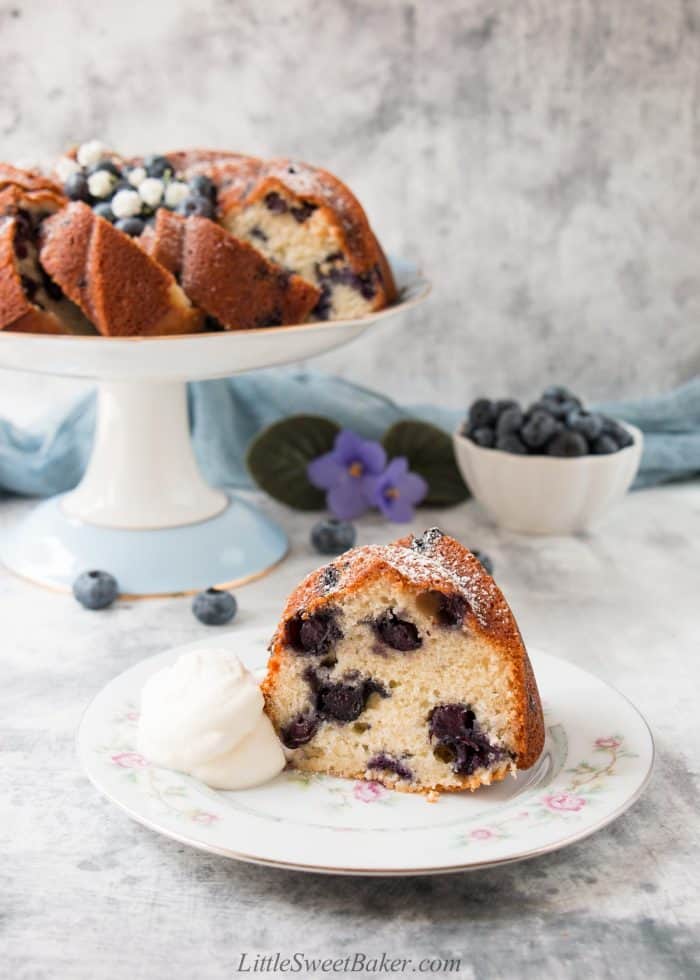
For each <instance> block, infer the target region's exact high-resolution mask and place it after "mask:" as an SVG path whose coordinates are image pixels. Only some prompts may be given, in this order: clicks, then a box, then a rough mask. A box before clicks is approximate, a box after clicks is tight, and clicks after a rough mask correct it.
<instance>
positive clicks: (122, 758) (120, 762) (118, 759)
mask: <svg viewBox="0 0 700 980" xmlns="http://www.w3.org/2000/svg"><path fill="white" fill-rule="evenodd" d="M112 762H113V763H114V765H115V766H121V768H122V769H146V768H147V767H148V766H149V765H150V763H149V761H148V759H144V757H143V756H142V755H139V753H138V752H118V753H117V754H116V755H113V756H112Z"/></svg>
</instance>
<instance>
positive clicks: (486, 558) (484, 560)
mask: <svg viewBox="0 0 700 980" xmlns="http://www.w3.org/2000/svg"><path fill="white" fill-rule="evenodd" d="M470 551H471V553H472V554H473V555H474V557H475V558H478V559H479V561H480V562H481V564H482V565H483V566H484V568H485V569H486V571H487V572H488V573H489V575H493V561H492V559H491V557H490V555H487V554H486V552H485V551H479V549H478V548H470Z"/></svg>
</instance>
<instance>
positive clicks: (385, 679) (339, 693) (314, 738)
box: [263, 528, 544, 793]
mask: <svg viewBox="0 0 700 980" xmlns="http://www.w3.org/2000/svg"><path fill="white" fill-rule="evenodd" d="M263 693H264V695H265V702H266V710H267V713H268V715H269V716H270V718H271V720H272V722H273V724H274V726H275V729H276V731H277V733H278V735H279V736H280V738H281V740H282V742H283V743H284V744H285V745H286V746H287V748H288V749H290V750H291V752H290V756H291V764H292V765H293V766H294V767H296V768H297V769H301V770H307V771H311V772H322V773H329V774H332V775H336V776H346V777H350V778H353V779H371V780H376V781H378V782H381V783H383V784H384V785H386V786H390V787H392V788H395V789H400V790H407V791H409V792H423V793H433V792H436V791H438V792H439V791H457V790H462V789H470V790H474V789H476V788H477V787H478V786H481V785H484V784H488V783H491V782H494V781H495V780H500V779H503V778H504V777H505V776H506V775H507V774H508V773H514V772H515V771H516V770H518V769H528V768H529V767H530V766H532V765H533V763H534V762H535V761H536V760H537V758H538V756H539V754H540V752H541V750H542V746H543V742H544V723H543V717H542V707H541V704H540V698H539V694H538V691H537V684H536V682H535V678H534V675H533V672H532V668H531V666H530V662H529V659H528V656H527V652H526V650H525V647H524V645H523V641H522V638H521V636H520V632H519V631H518V627H517V624H516V622H515V619H514V618H513V615H512V613H511V611H510V609H509V608H508V605H507V603H506V601H505V599H504V598H503V595H502V594H501V592H500V590H499V588H498V586H497V585H496V584H495V582H494V581H493V579H492V578H491V576H490V575H489V574H488V572H486V571H485V569H484V568H483V566H482V565H481V563H480V562H479V561H478V559H477V558H475V557H474V556H473V555H472V554H471V552H469V551H468V550H467V549H466V548H464V547H463V546H462V545H461V544H460V543H459V542H458V541H455V540H454V539H453V538H450V537H447V536H446V535H443V534H442V533H441V532H440V531H439V530H438V529H437V528H433V529H432V530H429V531H426V532H425V534H423V535H422V536H421V537H407V538H403V539H401V540H399V541H396V542H395V543H394V544H391V545H386V546H369V547H362V548H355V549H353V550H352V551H348V552H346V553H345V554H344V555H342V556H341V557H339V558H338V559H336V560H335V561H334V562H332V563H331V564H329V565H326V566H325V567H324V568H320V569H318V570H317V571H315V572H313V573H312V574H311V575H309V576H308V578H306V579H305V580H304V581H303V582H302V583H301V584H300V585H299V587H298V588H297V589H296V590H295V591H294V592H293V593H292V595H291V596H290V597H289V600H288V602H287V605H286V608H285V610H284V614H283V617H282V621H281V623H280V624H279V627H278V629H277V631H276V633H275V636H274V637H273V640H272V643H271V647H270V659H269V662H268V668H267V675H266V678H265V680H264V682H263Z"/></svg>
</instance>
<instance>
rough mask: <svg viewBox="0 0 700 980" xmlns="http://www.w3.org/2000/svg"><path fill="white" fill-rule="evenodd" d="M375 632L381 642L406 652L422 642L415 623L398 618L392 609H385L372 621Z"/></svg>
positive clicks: (415, 648)
mask: <svg viewBox="0 0 700 980" xmlns="http://www.w3.org/2000/svg"><path fill="white" fill-rule="evenodd" d="M373 626H374V631H375V632H376V634H377V636H378V637H379V639H380V640H381V641H382V643H385V644H386V645H387V646H388V647H391V648H392V650H400V651H401V653H406V652H408V651H409V650H417V649H418V647H420V646H421V645H422V643H423V641H422V640H421V638H420V634H419V633H418V628H417V627H416V625H415V623H411V622H409V621H408V620H407V619H399V618H398V616H396V615H395V613H394V612H393V610H391V609H387V611H386V612H385V613H383V614H382V615H381V616H379V618H378V619H376V620H375V621H374V623H373Z"/></svg>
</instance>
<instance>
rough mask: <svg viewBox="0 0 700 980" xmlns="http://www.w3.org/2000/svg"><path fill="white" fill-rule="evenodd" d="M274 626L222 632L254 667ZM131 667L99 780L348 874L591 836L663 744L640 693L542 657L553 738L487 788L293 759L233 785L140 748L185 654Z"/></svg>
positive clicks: (93, 743) (100, 712)
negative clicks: (443, 789) (429, 795)
mask: <svg viewBox="0 0 700 980" xmlns="http://www.w3.org/2000/svg"><path fill="white" fill-rule="evenodd" d="M270 632H271V631H270V630H269V629H265V630H261V629H240V630H235V631H233V632H231V633H227V634H225V635H224V636H221V635H219V634H217V637H216V639H215V645H216V646H217V647H219V646H221V645H225V646H228V645H230V646H231V648H232V649H234V650H235V652H236V653H237V655H238V656H239V657H240V658H241V660H243V661H244V662H245V663H246V664H247V665H248V666H249V667H251V668H253V669H256V668H261V667H263V666H264V663H265V659H266V653H265V648H266V643H267V640H268V638H269V636H270ZM199 646H212V640H211V639H208V640H205V641H202V642H200V643H194V644H189V645H188V646H184V647H179V648H177V649H174V650H169V651H168V652H167V653H163V654H160V655H159V656H156V657H151V658H150V659H148V660H144V661H142V662H141V663H139V664H137V665H136V666H135V667H132V668H131V669H130V670H127V671H125V672H124V673H123V674H120V675H119V677H116V678H115V679H114V680H113V681H111V682H110V683H109V684H108V685H107V686H106V687H105V688H103V689H102V691H101V692H100V693H99V694H98V695H97V697H96V698H95V700H94V701H93V702H92V704H91V705H90V707H89V708H88V709H87V711H86V713H85V716H84V718H83V721H82V724H81V726H80V730H79V733H78V754H79V757H80V760H81V763H82V765H83V767H84V769H85V771H86V773H87V775H88V776H89V778H90V779H91V781H92V782H93V783H94V785H95V786H96V787H97V788H98V789H99V790H100V791H101V792H102V793H104V795H105V796H106V797H107V798H108V799H110V800H111V801H112V802H113V803H116V804H117V805H118V806H120V807H121V808H122V809H124V810H126V812H127V813H128V814H129V816H131V817H133V819H134V820H137V821H139V823H142V824H145V825H146V826H147V827H150V828H151V829H152V830H156V831H158V832H159V833H161V834H164V835H165V836H166V837H171V838H173V839H175V840H177V841H180V842H182V843H184V844H189V845H191V846H192V847H197V848H201V849H202V850H205V851H211V852H213V853H215V854H221V855H224V856H225V857H230V858H238V859H240V860H243V861H253V862H255V863H258V864H270V865H275V866H278V867H287V868H296V869H298V870H301V871H317V872H327V873H335V874H364V875H382V874H385V875H408V874H429V873H434V872H446V871H462V870H469V869H472V868H479V867H485V866H487V865H492V864H501V863H505V862H508V861H518V860H522V859H523V858H528V857H534V856H535V855H538V854H544V853H546V852H548V851H553V850H557V849H558V848H560V847H565V846H566V845H568V844H572V843H574V842H575V841H579V840H582V839H583V838H584V837H588V835H589V834H592V833H593V832H594V831H596V830H599V829H600V828H601V827H604V826H605V825H606V824H608V823H610V822H611V821H612V820H615V819H616V818H617V817H619V816H620V815H621V814H622V813H624V811H625V810H626V809H627V808H628V807H629V806H631V805H632V804H633V803H634V801H635V800H636V799H637V798H638V797H639V796H640V794H641V793H642V791H643V790H644V787H645V786H646V784H647V782H648V780H649V776H650V774H651V769H652V764H653V757H654V743H653V740H652V737H651V733H650V731H649V728H648V726H647V724H646V722H645V721H644V719H643V718H642V716H641V715H640V714H639V712H638V711H637V710H636V708H634V707H633V706H632V705H631V704H630V703H629V701H627V700H626V699H625V698H624V697H623V696H622V695H621V694H619V693H618V692H617V691H615V690H613V688H611V687H608V685H607V684H604V683H603V682H602V681H600V680H598V679H597V678H595V677H593V676H591V675H590V674H588V673H586V672H585V671H583V670H580V669H579V668H578V667H574V666H572V665H571V664H569V663H566V661H564V660H558V659H557V658H555V657H550V656H546V655H545V654H542V653H535V654H534V655H532V661H533V666H534V668H535V673H536V675H537V680H538V683H539V687H540V692H541V694H542V699H543V703H544V709H545V720H546V726H547V739H546V744H545V748H544V751H543V753H542V756H541V758H540V760H539V761H538V763H537V764H536V765H535V766H534V767H533V768H532V769H530V770H529V771H527V772H522V773H519V774H518V776H517V778H515V779H512V778H509V779H507V780H505V781H504V782H502V783H498V784H496V785H494V786H490V787H483V788H482V789H480V790H477V792H475V793H456V794H445V795H443V796H441V797H440V799H439V801H438V802H437V803H429V802H428V801H427V800H426V799H425V798H424V797H422V796H419V795H414V794H408V793H397V792H392V791H390V790H386V789H384V787H382V786H380V785H379V784H378V783H371V782H355V781H353V780H344V779H334V778H331V777H328V776H309V775H307V774H303V773H296V772H293V771H288V772H284V773H282V774H281V775H280V776H278V777H277V779H275V780H273V781H272V782H270V783H267V784H266V785H264V786H261V787H258V788H255V789H248V790H243V791H238V792H233V793H225V792H220V791H216V790H211V789H209V788H208V787H207V786H205V785H203V784H202V783H200V782H198V781H197V780H195V779H192V778H190V777H189V776H184V775H182V774H181V773H177V772H172V771H170V770H167V769H159V768H156V767H155V766H151V765H149V764H148V762H147V761H146V760H145V759H143V758H142V757H141V756H140V755H139V754H138V752H137V750H136V731H137V723H138V704H139V695H140V691H141V687H142V686H143V683H144V681H145V680H146V679H147V678H148V677H149V676H150V675H151V674H152V673H153V672H154V671H156V670H159V669H160V668H161V667H163V666H164V665H165V664H167V663H169V662H171V661H172V660H174V659H176V658H177V657H178V656H179V655H180V654H181V653H182V652H184V651H185V650H189V649H194V648H196V647H199Z"/></svg>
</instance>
